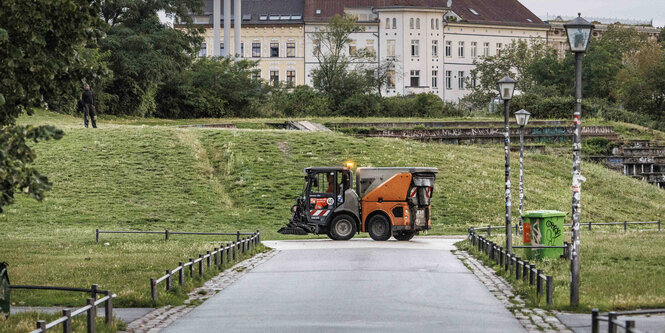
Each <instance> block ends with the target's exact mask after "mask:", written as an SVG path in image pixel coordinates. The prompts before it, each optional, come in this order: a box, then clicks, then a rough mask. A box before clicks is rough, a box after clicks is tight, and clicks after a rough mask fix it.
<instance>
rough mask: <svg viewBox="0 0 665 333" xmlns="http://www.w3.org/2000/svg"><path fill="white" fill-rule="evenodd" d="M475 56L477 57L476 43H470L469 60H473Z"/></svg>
mask: <svg viewBox="0 0 665 333" xmlns="http://www.w3.org/2000/svg"><path fill="white" fill-rule="evenodd" d="M477 56H478V43H477V42H471V58H475V57H477Z"/></svg>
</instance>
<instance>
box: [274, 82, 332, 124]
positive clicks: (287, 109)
mask: <svg viewBox="0 0 665 333" xmlns="http://www.w3.org/2000/svg"><path fill="white" fill-rule="evenodd" d="M269 105H270V108H271V110H267V111H263V113H264V114H270V113H273V114H275V115H278V116H286V117H311V116H328V115H330V107H329V106H328V99H327V98H326V96H324V95H323V94H321V93H319V92H317V91H315V90H314V89H313V88H312V87H310V86H297V87H295V88H294V89H293V90H291V91H288V90H275V91H274V92H273V94H272V96H271V98H270V103H269Z"/></svg>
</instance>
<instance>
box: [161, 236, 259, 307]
mask: <svg viewBox="0 0 665 333" xmlns="http://www.w3.org/2000/svg"><path fill="white" fill-rule="evenodd" d="M235 235H236V241H234V242H231V243H226V244H224V243H222V244H220V246H219V248H217V247H216V248H213V250H212V251H206V254H205V255H203V254H199V257H198V259H194V258H189V262H187V263H183V262H179V263H178V267H176V268H175V269H173V270H166V273H165V274H164V276H162V277H160V278H158V279H153V278H151V279H150V296H151V298H152V300H153V301H157V297H158V296H157V294H158V293H157V285H158V284H159V283H161V282H163V281H164V282H165V285H166V291H171V289H172V287H173V283H172V276H173V275H174V274H176V273H177V274H178V285H180V286H182V285H183V284H184V283H185V269H186V267H189V277H190V278H193V277H194V270H195V266H196V270H197V271H198V276H199V278H202V277H203V273H204V272H205V270H210V269H211V266H213V263H214V267H216V268H217V269H221V268H222V267H223V266H224V264H225V263H229V262H231V257H233V261H236V260H238V258H239V256H241V255H242V254H244V253H246V252H249V251H252V250H253V249H254V248H255V247H256V245H258V244H259V243H260V242H261V232H260V231H259V230H257V231H256V232H255V233H253V234H252V235H251V236H249V237H244V238H241V237H240V236H241V235H242V234H241V233H240V231H238V232H237V233H236V234H235Z"/></svg>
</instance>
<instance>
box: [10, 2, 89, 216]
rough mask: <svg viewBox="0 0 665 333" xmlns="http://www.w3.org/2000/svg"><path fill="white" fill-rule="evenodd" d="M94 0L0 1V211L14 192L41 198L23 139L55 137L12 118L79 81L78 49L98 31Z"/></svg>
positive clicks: (44, 185)
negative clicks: (48, 93) (21, 124)
mask: <svg viewBox="0 0 665 333" xmlns="http://www.w3.org/2000/svg"><path fill="white" fill-rule="evenodd" d="M99 11H100V7H99V6H98V3H97V2H96V1H90V0H60V1H2V2H0V12H1V13H2V15H0V80H1V82H2V84H1V85H0V126H2V130H1V131H0V192H2V193H1V195H0V210H1V209H2V207H4V206H6V205H8V204H11V203H12V202H13V200H14V194H15V192H17V191H19V192H23V193H26V194H27V195H29V196H31V197H33V198H36V199H38V200H41V199H42V198H43V196H44V192H45V191H47V190H48V189H49V188H50V186H51V184H50V183H49V181H48V179H47V178H46V177H45V176H44V175H42V174H40V173H39V172H38V171H37V170H36V169H34V168H33V167H32V166H31V163H32V162H33V160H34V158H35V154H34V152H33V151H32V149H31V148H30V146H28V145H27V142H28V141H33V142H36V141H40V140H49V139H60V138H61V137H62V135H63V132H62V131H61V130H58V129H56V128H55V127H53V126H37V127H35V126H17V125H15V121H16V118H17V117H18V116H19V115H21V114H23V113H28V114H31V113H32V109H31V108H32V107H37V106H42V105H43V103H44V94H45V93H46V92H49V91H57V89H62V87H66V86H70V87H71V86H76V85H79V87H80V81H78V82H77V80H76V79H77V78H76V76H77V75H75V73H73V72H72V69H75V68H77V63H79V62H80V61H81V57H82V56H83V55H81V54H80V53H78V52H77V50H79V49H80V48H81V47H83V46H84V45H86V44H87V43H89V42H94V41H95V40H96V39H97V38H99V37H100V36H101V32H100V31H99V27H100V24H101V21H100V19H99V16H98V13H99Z"/></svg>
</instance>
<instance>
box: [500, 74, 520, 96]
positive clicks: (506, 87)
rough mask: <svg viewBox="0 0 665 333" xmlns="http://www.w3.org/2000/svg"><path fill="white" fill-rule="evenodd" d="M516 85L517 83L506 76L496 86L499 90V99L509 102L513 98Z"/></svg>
mask: <svg viewBox="0 0 665 333" xmlns="http://www.w3.org/2000/svg"><path fill="white" fill-rule="evenodd" d="M515 85H517V81H516V80H515V79H513V78H511V77H510V76H508V75H506V76H504V77H503V79H501V80H499V82H497V84H496V86H497V89H498V90H499V97H501V99H502V100H504V101H509V100H511V99H512V98H513V93H515Z"/></svg>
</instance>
